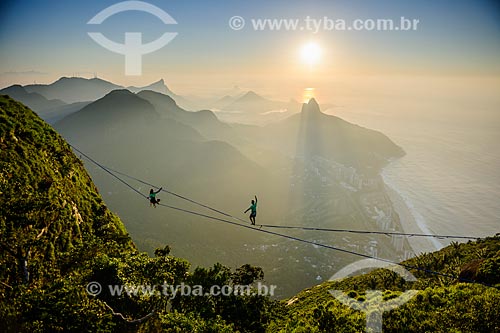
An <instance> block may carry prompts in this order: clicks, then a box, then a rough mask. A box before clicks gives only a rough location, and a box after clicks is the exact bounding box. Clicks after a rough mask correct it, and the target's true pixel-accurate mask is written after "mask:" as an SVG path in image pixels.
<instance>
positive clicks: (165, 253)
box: [0, 90, 500, 333]
mask: <svg viewBox="0 0 500 333" xmlns="http://www.w3.org/2000/svg"><path fill="white" fill-rule="evenodd" d="M106 96H107V98H106ZM106 96H105V97H104V98H105V100H104V101H100V102H99V103H97V104H95V105H93V106H91V105H89V107H90V108H87V109H86V110H85V115H84V114H82V115H79V116H78V118H73V120H74V121H83V122H82V125H85V122H86V121H88V119H85V118H81V117H89V118H92V117H94V116H99V117H101V115H98V114H96V113H94V112H96V110H98V109H99V108H100V107H109V104H107V103H110V102H112V101H113V100H115V99H119V100H120V101H122V102H128V103H133V105H135V106H136V107H138V106H140V107H143V108H144V109H145V110H149V111H150V112H155V111H154V109H153V108H151V104H150V105H148V104H146V103H147V102H145V101H144V100H142V101H141V100H140V99H139V98H138V97H137V95H136V94H133V93H131V92H128V91H125V90H119V91H116V92H113V93H110V94H108V95H106ZM129 111H130V110H127V111H126V112H127V113H129ZM150 112H148V111H144V113H142V112H140V113H139V114H138V115H134V114H129V115H128V116H131V117H133V116H137V117H139V118H140V119H144V121H145V122H146V123H148V122H149V121H153V122H158V119H159V118H160V117H159V116H158V115H154V114H153V113H150ZM303 112H305V113H306V114H307V116H310V115H309V113H310V112H313V113H314V112H317V107H316V105H315V103H311V102H310V103H309V104H307V105H306V106H304V110H303ZM317 116H318V115H314V116H313V117H317ZM75 117H76V116H75ZM0 119H1V121H0V147H1V149H0V167H1V168H0V170H1V172H0V193H1V196H0V267H1V268H2V269H1V270H0V282H1V283H0V295H1V296H2V297H1V298H0V318H2V320H1V321H0V330H1V331H2V332H34V331H39V332H57V331H68V332H82V331H92V332H104V331H105V332H124V331H127V332H139V333H142V332H152V331H164V332H186V331H195V332H227V333H232V332H269V333H274V332H276V333H277V332H284V331H294V332H340V333H353V332H361V331H363V330H364V329H365V328H366V323H367V319H366V316H365V315H364V314H363V313H362V312H361V311H358V310H355V308H356V305H355V304H358V305H360V306H361V307H362V309H365V310H366V309H367V310H370V309H372V310H377V309H378V310H380V302H384V304H387V305H388V306H392V305H397V303H395V302H397V301H398V300H399V297H400V296H401V295H402V293H403V292H404V291H407V290H412V296H413V297H411V298H409V299H408V300H407V301H405V302H404V304H400V306H399V307H397V308H395V309H393V310H391V311H390V312H389V311H387V312H386V313H384V314H383V316H382V319H383V329H384V331H385V332H391V333H392V332H393V333H396V332H401V331H404V332H439V333H444V332H451V331H453V332H470V333H484V332H497V331H498V329H499V328H500V313H499V307H498V303H499V302H500V292H499V290H498V288H499V287H500V280H499V276H500V235H498V234H497V235H496V236H493V237H488V238H485V239H478V240H475V241H470V242H468V243H463V244H458V243H452V245H450V246H448V247H446V248H444V249H442V250H440V251H438V252H434V253H427V254H422V255H419V256H417V257H415V258H413V259H410V260H408V261H404V262H402V263H401V266H398V267H400V268H403V267H404V268H406V269H407V270H409V271H411V272H410V273H411V274H413V275H414V276H415V277H416V280H415V281H407V280H405V278H404V277H403V276H399V275H398V274H396V273H395V272H393V271H392V270H387V269H375V270H372V271H370V272H366V271H363V273H364V274H361V275H355V276H349V277H347V278H343V279H337V280H334V281H328V282H324V283H321V284H317V285H314V286H312V287H309V288H307V289H305V290H303V291H301V292H299V293H298V294H296V295H293V296H292V297H289V298H287V299H284V300H282V301H278V300H272V299H271V298H270V297H269V296H268V295H263V294H262V290H261V293H260V294H259V293H257V291H258V290H259V289H258V288H261V287H258V286H259V285H257V282H260V286H263V285H264V286H266V287H268V281H267V280H268V273H270V272H272V269H271V268H270V270H269V271H265V270H262V268H260V267H257V266H253V265H249V264H242V265H238V266H236V265H234V266H233V265H231V266H232V267H228V266H225V265H223V264H220V263H218V262H217V261H214V262H212V264H211V265H210V266H209V267H208V268H205V267H199V266H198V267H194V268H191V266H190V263H189V262H188V261H187V260H186V259H182V258H180V257H179V256H178V255H177V254H176V255H175V256H174V255H173V254H172V252H171V251H172V248H171V247H170V246H168V245H166V242H167V241H168V243H170V244H173V243H175V239H176V238H178V237H181V235H180V234H179V233H177V231H176V230H175V228H173V225H174V224H184V225H186V224H187V225H188V226H189V227H190V228H191V232H190V233H189V234H188V237H189V238H196V232H195V231H193V230H192V229H193V227H194V225H191V223H192V222H191V221H189V220H188V219H186V218H185V217H186V215H178V216H176V217H175V218H173V219H172V220H171V221H170V227H169V234H168V235H166V236H164V238H163V242H162V243H161V244H160V245H159V246H157V247H156V249H155V250H154V254H151V255H148V254H146V253H143V252H140V251H138V250H137V247H136V245H135V244H134V243H133V242H132V241H131V238H130V236H129V235H128V232H127V229H128V228H127V229H126V228H125V226H124V224H127V225H130V222H131V221H129V219H134V215H133V214H130V215H127V218H126V220H124V221H123V222H122V220H121V219H120V218H119V217H118V216H117V215H116V214H114V213H112V212H111V211H110V209H108V202H105V201H104V200H103V197H101V195H100V194H99V193H100V192H101V191H98V190H97V187H96V186H95V185H94V183H93V180H92V178H91V177H90V175H89V174H88V173H87V171H86V168H87V169H91V168H90V166H89V165H86V168H85V167H84V166H85V165H84V164H83V163H82V161H81V160H80V159H79V158H78V157H77V156H76V155H75V154H74V153H73V152H72V149H71V147H70V146H69V145H68V143H67V142H65V140H64V139H63V138H62V137H61V136H60V135H59V134H57V133H56V131H55V130H54V129H53V128H51V127H50V126H49V125H48V124H46V123H45V122H44V121H43V120H41V119H40V118H39V117H38V116H37V115H36V114H35V113H34V112H32V111H31V110H29V109H28V108H26V107H25V106H24V105H22V104H21V103H19V102H17V101H15V100H13V99H11V98H9V97H6V96H0ZM102 121H104V122H108V121H110V119H108V118H106V117H104V118H102ZM70 124H71V122H69V123H67V124H66V125H65V126H70ZM128 125H129V124H128V123H127V122H119V123H118V124H117V125H116V126H117V127H125V126H128ZM103 145H104V146H106V145H105V143H103ZM134 157H135V154H134ZM205 157H209V155H208V156H205ZM148 166H149V165H148V164H146V165H145V166H144V167H148ZM255 171H257V170H255ZM109 189H110V188H108V190H109ZM218 190H219V189H217V191H218ZM229 195H230V194H229ZM124 197H125V196H121V197H120V200H123V199H124ZM259 198H260V197H259ZM259 202H260V201H259ZM264 202H265V201H264ZM169 203H170V202H169ZM129 204H130V203H129ZM170 204H171V203H170ZM111 205H112V204H111ZM111 205H110V206H111ZM132 209H138V210H140V214H141V216H142V219H141V223H142V227H143V228H144V227H145V225H146V224H147V223H150V222H151V221H150V219H152V218H154V217H156V215H155V214H154V213H155V212H156V211H157V210H156V209H154V208H146V209H140V208H138V207H136V206H135V207H132ZM158 210H159V209H158ZM200 219H201V217H200ZM198 228H199V225H198ZM161 230H162V229H161V228H160V227H159V225H156V228H155V229H154V232H156V233H158V232H159V231H161ZM257 230H259V229H257ZM224 232H225V233H228V230H224V231H220V232H217V233H214V232H212V233H210V232H207V230H201V233H202V236H203V237H200V241H203V242H209V238H211V237H216V238H217V239H218V241H216V242H212V243H211V245H210V248H207V253H204V254H205V255H209V252H208V251H211V252H217V254H218V255H219V254H221V252H220V248H221V247H224V246H228V244H227V243H226V242H225V243H224V244H221V238H222V237H223V235H224ZM240 232H244V231H243V230H240ZM252 233H253V234H255V233H257V232H256V231H255V230H253V231H252ZM235 236H237V235H236V234H234V233H232V234H231V237H230V238H234V237H235ZM272 237H273V238H274V242H276V243H275V244H276V246H274V247H276V248H284V249H285V250H286V251H287V252H288V251H289V252H293V247H289V246H288V245H289V244H288V243H287V242H278V241H277V240H276V235H273V236H272ZM228 243H230V242H228ZM292 244H294V245H295V246H297V242H292ZM245 245H247V246H248V244H246V243H239V246H240V247H245ZM174 251H175V252H176V253H177V251H178V250H177V249H174ZM322 251H326V249H323V250H322ZM331 253H332V252H329V254H330V255H331ZM336 253H337V255H336V256H335V257H337V256H338V252H336ZM251 254H252V255H255V252H254V253H251ZM252 255H250V253H249V252H246V253H244V256H243V257H242V258H241V259H242V260H243V261H247V260H249V261H252V260H253V258H252ZM266 255H267V256H269V255H270V254H269V252H266ZM308 258H309V259H310V260H311V258H310V257H308ZM259 259H261V258H259ZM277 259H281V261H282V262H281V264H280V265H281V266H286V267H287V268H288V269H287V274H288V275H294V274H297V272H296V271H295V270H292V269H290V266H291V265H293V259H294V258H293V257H286V256H283V257H281V258H277ZM283 261H284V262H283ZM216 262H217V263H216ZM353 273H357V272H353ZM264 277H266V280H264ZM281 283H284V282H283V281H282V282H281ZM164 285H167V286H173V287H174V286H184V288H186V286H191V287H194V286H201V287H202V288H203V291H205V290H213V287H214V286H216V287H217V286H218V287H219V288H220V287H221V286H228V287H229V288H231V290H234V289H235V288H237V287H238V286H239V287H242V286H248V288H250V289H249V290H251V291H254V292H255V293H254V294H252V295H246V294H238V293H234V294H233V293H230V294H229V295H225V294H222V293H218V294H216V293H214V294H212V295H207V294H201V295H199V294H194V293H192V294H188V295H185V294H183V295H182V296H180V295H176V296H175V297H174V296H173V295H171V294H166V293H165V292H156V293H151V292H148V291H147V290H146V288H144V289H140V288H139V289H136V291H135V292H134V291H133V289H122V290H128V292H122V294H121V295H120V296H117V295H116V293H117V292H118V291H117V290H119V289H118V288H120V286H127V287H128V288H133V287H134V286H151V287H150V288H152V286H164ZM110 286H111V287H110ZM261 289H262V288H261ZM149 290H156V289H149ZM162 290H165V289H162ZM332 291H336V292H337V293H338V292H340V293H344V295H345V296H346V297H348V298H350V299H351V300H350V301H349V302H346V301H342V302H341V301H339V300H338V299H337V298H335V297H334V296H333V295H332V293H331V292H332ZM374 291H378V292H374ZM346 303H347V305H346Z"/></svg>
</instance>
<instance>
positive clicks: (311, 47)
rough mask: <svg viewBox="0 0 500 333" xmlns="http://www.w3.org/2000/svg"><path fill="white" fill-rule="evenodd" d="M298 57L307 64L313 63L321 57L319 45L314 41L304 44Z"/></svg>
mask: <svg viewBox="0 0 500 333" xmlns="http://www.w3.org/2000/svg"><path fill="white" fill-rule="evenodd" d="M300 57H301V59H302V61H303V62H304V63H306V64H308V65H309V66H312V65H315V64H317V63H318V62H319V60H320V59H321V47H320V46H319V45H318V44H317V43H315V42H309V43H307V44H304V45H303V46H302V48H301V49H300Z"/></svg>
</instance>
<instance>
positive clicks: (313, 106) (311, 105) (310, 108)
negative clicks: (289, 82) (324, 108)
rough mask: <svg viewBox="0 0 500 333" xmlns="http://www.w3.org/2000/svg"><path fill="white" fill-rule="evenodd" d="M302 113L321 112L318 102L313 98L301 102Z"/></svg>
mask: <svg viewBox="0 0 500 333" xmlns="http://www.w3.org/2000/svg"><path fill="white" fill-rule="evenodd" d="M302 113H307V114H319V113H322V112H321V109H320V107H319V104H318V102H316V100H315V99H314V98H311V99H310V100H309V102H307V103H304V104H302Z"/></svg>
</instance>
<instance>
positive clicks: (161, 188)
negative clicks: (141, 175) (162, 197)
mask: <svg viewBox="0 0 500 333" xmlns="http://www.w3.org/2000/svg"><path fill="white" fill-rule="evenodd" d="M161 190H163V187H160V189H159V190H158V191H156V192H155V194H158V193H160V192H161Z"/></svg>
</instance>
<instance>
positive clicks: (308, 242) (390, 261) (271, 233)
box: [70, 145, 497, 289]
mask: <svg viewBox="0 0 500 333" xmlns="http://www.w3.org/2000/svg"><path fill="white" fill-rule="evenodd" d="M70 146H71V147H73V148H74V149H75V150H77V151H78V152H80V153H81V154H82V155H83V156H85V157H86V158H88V159H89V160H90V161H91V162H92V163H94V164H96V165H97V166H98V167H100V168H102V169H103V170H105V171H106V172H107V173H109V174H111V175H112V176H113V177H114V178H116V179H117V180H119V181H120V182H121V183H123V184H125V185H126V186H127V187H129V188H131V189H133V190H134V192H136V193H137V194H139V195H140V196H141V197H144V198H147V196H145V195H143V194H142V193H141V192H140V191H138V190H137V189H135V188H134V187H133V186H132V185H130V184H128V183H127V182H126V181H124V180H123V179H121V178H120V177H118V176H117V175H115V174H114V173H112V172H111V171H109V170H107V169H106V167H105V166H103V165H101V164H99V163H98V162H97V161H95V160H93V159H91V158H89V156H88V155H86V154H84V153H83V152H81V151H80V150H79V149H77V148H75V147H74V146H72V145H70ZM157 205H159V206H163V207H166V208H170V209H174V210H177V211H181V212H185V213H188V214H192V215H197V216H200V217H205V218H208V219H211V220H215V221H220V222H224V223H228V224H232V225H235V226H239V227H243V228H247V229H251V230H255V231H259V232H263V233H266V234H270V235H274V236H279V237H284V238H287V239H290V240H294V241H298V242H302V243H306V244H311V245H313V246H318V247H323V248H327V249H331V250H335V251H339V252H344V253H347V254H352V255H354V256H358V257H363V258H366V259H374V260H378V261H382V262H386V263H389V264H393V265H398V266H402V267H404V268H407V269H414V270H417V271H421V272H425V273H428V274H432V275H437V276H442V277H446V278H451V279H454V280H458V281H461V282H468V283H474V284H480V285H483V286H486V287H493V288H496V287H494V286H491V285H489V284H486V283H483V282H478V281H474V280H469V279H465V278H460V277H457V276H454V275H451V274H446V273H441V272H436V271H432V270H429V269H426V268H421V267H417V266H412V265H405V264H402V263H398V262H395V261H392V260H389V259H384V258H378V257H374V256H370V255H367V254H363V253H358V252H354V251H350V250H345V249H342V248H338V247H335V246H332V245H328V244H322V243H317V242H314V241H309V240H306V239H302V238H298V237H294V236H290V235H285V234H281V233H277V232H274V231H269V230H265V229H260V228H256V227H252V226H249V225H245V224H241V223H237V222H234V221H229V220H225V219H221V218H218V217H215V216H210V215H206V214H203V213H199V212H195V211H191V210H188V209H184V208H179V207H175V206H170V205H167V204H162V203H158V204H157ZM496 289H497V288H496Z"/></svg>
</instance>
